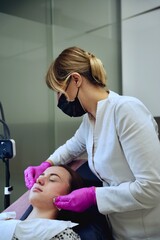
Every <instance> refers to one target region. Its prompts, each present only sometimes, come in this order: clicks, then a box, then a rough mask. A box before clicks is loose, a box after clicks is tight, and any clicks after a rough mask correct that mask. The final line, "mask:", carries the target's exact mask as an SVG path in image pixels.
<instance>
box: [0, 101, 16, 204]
mask: <svg viewBox="0 0 160 240" xmlns="http://www.w3.org/2000/svg"><path fill="white" fill-rule="evenodd" d="M0 114H1V116H0V123H1V124H2V132H3V133H2V134H1V133H0V159H1V160H2V161H3V162H4V164H5V180H6V184H5V187H4V208H7V207H8V206H9V205H10V194H11V192H12V190H13V187H12V186H10V170H9V159H11V158H14V157H15V155H16V148H15V141H14V140H13V139H11V138H10V130H9V127H8V125H7V123H6V122H5V117H4V111H3V107H2V104H1V102H0Z"/></svg>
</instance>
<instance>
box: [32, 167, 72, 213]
mask: <svg viewBox="0 0 160 240" xmlns="http://www.w3.org/2000/svg"><path fill="white" fill-rule="evenodd" d="M70 179H71V175H70V173H69V172H68V171H67V170H66V169H64V168H63V167H58V166H53V167H49V168H47V169H46V170H45V171H44V173H43V174H41V175H40V176H39V177H38V179H37V181H36V183H35V184H34V185H33V187H32V189H31V190H30V195H29V201H30V203H31V204H32V205H33V206H36V207H41V208H42V207H47V208H50V207H51V208H53V198H55V197H57V196H59V195H65V194H68V193H69V188H70V185H69V181H70Z"/></svg>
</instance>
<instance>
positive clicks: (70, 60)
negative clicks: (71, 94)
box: [46, 47, 107, 92]
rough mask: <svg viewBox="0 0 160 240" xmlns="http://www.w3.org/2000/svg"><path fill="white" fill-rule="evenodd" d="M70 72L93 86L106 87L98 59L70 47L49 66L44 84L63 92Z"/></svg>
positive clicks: (104, 75)
mask: <svg viewBox="0 0 160 240" xmlns="http://www.w3.org/2000/svg"><path fill="white" fill-rule="evenodd" d="M72 72H77V73H79V74H80V75H82V76H84V77H86V78H87V79H88V81H89V82H91V83H92V84H94V85H98V86H101V87H103V88H104V87H106V81H107V74H106V71H105V69H104V67H103V64H102V62H101V60H100V59H98V58H97V57H95V56H94V55H93V54H91V53H89V52H86V51H84V50H83V49H81V48H78V47H70V48H67V49H65V50H63V51H62V52H61V54H60V55H59V56H58V57H57V58H56V59H55V61H54V62H53V63H52V64H51V65H50V67H49V69H48V72H47V75H46V84H47V86H48V87H49V88H51V89H52V90H55V91H58V92H59V91H60V92H63V90H62V88H64V87H65V86H66V85H67V81H68V80H69V76H70V75H71V73H72Z"/></svg>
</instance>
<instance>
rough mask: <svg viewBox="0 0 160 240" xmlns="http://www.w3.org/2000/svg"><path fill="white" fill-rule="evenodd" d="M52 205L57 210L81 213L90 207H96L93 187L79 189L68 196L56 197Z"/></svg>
mask: <svg viewBox="0 0 160 240" xmlns="http://www.w3.org/2000/svg"><path fill="white" fill-rule="evenodd" d="M54 204H55V206H56V207H57V208H58V209H65V210H70V211H73V212H83V211H85V210H86V209H87V208H89V207H91V206H92V205H96V193H95V187H88V188H81V189H77V190H74V191H73V192H71V193H70V194H68V195H64V196H58V197H56V198H55V200H54Z"/></svg>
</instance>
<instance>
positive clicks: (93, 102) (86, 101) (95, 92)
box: [81, 86, 108, 118]
mask: <svg viewBox="0 0 160 240" xmlns="http://www.w3.org/2000/svg"><path fill="white" fill-rule="evenodd" d="M86 90H87V92H86V93H84V92H83V95H81V101H82V105H83V106H84V108H85V110H86V111H87V112H88V113H90V114H91V115H92V117H93V118H96V111H97V103H98V102H99V101H101V100H103V99H106V98H107V97H108V92H107V91H106V90H105V89H104V88H101V87H99V88H98V87H94V86H90V89H89V88H86ZM84 91H85V89H84Z"/></svg>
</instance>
